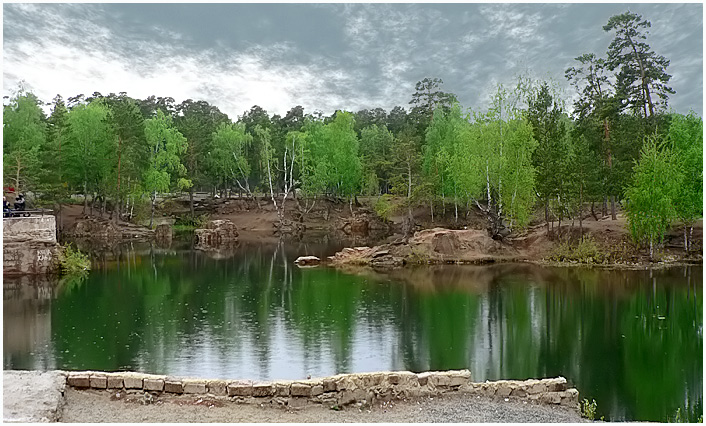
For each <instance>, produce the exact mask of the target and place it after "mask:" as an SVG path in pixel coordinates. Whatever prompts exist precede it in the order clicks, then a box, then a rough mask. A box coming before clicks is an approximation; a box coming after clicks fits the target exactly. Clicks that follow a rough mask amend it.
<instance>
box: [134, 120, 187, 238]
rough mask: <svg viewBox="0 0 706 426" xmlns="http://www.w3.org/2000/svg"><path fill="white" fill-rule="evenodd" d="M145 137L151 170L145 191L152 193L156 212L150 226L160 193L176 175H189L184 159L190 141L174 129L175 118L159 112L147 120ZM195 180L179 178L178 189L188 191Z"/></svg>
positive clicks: (146, 178) (145, 179)
mask: <svg viewBox="0 0 706 426" xmlns="http://www.w3.org/2000/svg"><path fill="white" fill-rule="evenodd" d="M145 138H146V139H147V146H148V148H149V156H148V168H147V170H146V171H145V174H144V188H145V190H146V191H147V192H148V193H149V194H150V200H151V201H152V209H151V214H150V224H149V227H150V228H152V223H153V221H154V207H155V203H156V200H157V194H158V193H162V192H167V191H168V190H169V187H170V184H171V180H172V176H174V175H177V176H181V175H184V174H185V173H186V167H184V165H183V164H182V163H181V160H180V156H181V155H182V154H183V153H184V152H185V151H186V149H187V145H188V144H187V141H186V138H185V137H184V136H183V135H182V134H181V133H180V132H179V130H177V129H176V128H174V126H173V124H172V118H171V117H169V116H167V115H164V113H163V112H162V110H158V111H157V113H156V115H155V117H154V118H150V119H148V120H145ZM189 186H191V181H189V180H188V179H186V178H183V177H182V178H179V179H178V182H177V187H178V188H180V189H181V188H188V187H189Z"/></svg>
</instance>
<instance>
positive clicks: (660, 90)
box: [603, 12, 675, 118]
mask: <svg viewBox="0 0 706 426" xmlns="http://www.w3.org/2000/svg"><path fill="white" fill-rule="evenodd" d="M650 26H651V24H650V22H649V21H648V20H646V19H642V16H640V15H638V14H636V13H631V12H625V13H623V14H620V15H614V16H611V17H610V19H609V20H608V23H607V24H606V25H604V26H603V30H604V31H606V32H614V33H615V38H614V39H613V41H611V43H610V46H608V60H607V62H606V63H607V65H608V69H610V70H611V71H613V70H615V69H618V73H617V75H616V78H617V84H616V87H617V92H618V93H620V94H621V97H624V101H625V102H623V107H624V108H628V109H630V110H632V111H633V113H635V114H639V113H641V112H642V113H643V114H644V115H643V116H644V117H645V118H647V117H652V116H653V115H654V113H655V109H656V108H657V107H659V106H666V102H667V97H668V95H669V94H671V93H675V92H674V90H673V89H672V88H671V87H669V86H667V84H668V83H669V80H670V79H671V78H672V76H671V75H669V74H667V67H668V66H669V60H668V59H667V58H665V57H664V56H662V55H657V54H656V53H655V52H654V51H652V48H651V47H650V46H649V45H648V44H647V43H646V42H645V41H644V40H646V39H647V34H648V31H647V28H650ZM653 94H655V95H657V96H656V97H655V99H652V95H653ZM658 100H661V101H662V102H659V101H658Z"/></svg>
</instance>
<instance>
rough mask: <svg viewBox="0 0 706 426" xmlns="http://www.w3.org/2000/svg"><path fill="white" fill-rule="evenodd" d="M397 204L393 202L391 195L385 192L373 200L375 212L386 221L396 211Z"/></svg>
mask: <svg viewBox="0 0 706 426" xmlns="http://www.w3.org/2000/svg"><path fill="white" fill-rule="evenodd" d="M398 207H399V206H398V205H397V204H396V203H395V201H394V199H393V197H392V195H390V194H385V195H383V196H382V197H379V198H378V200H377V201H376V202H375V207H374V208H375V214H377V215H378V216H379V217H380V218H381V219H382V220H385V221H388V220H390V217H392V215H393V214H395V212H397V209H398Z"/></svg>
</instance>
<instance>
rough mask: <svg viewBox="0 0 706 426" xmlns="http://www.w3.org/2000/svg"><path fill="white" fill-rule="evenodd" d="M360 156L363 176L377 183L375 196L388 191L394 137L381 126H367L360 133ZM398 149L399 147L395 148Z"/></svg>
mask: <svg viewBox="0 0 706 426" xmlns="http://www.w3.org/2000/svg"><path fill="white" fill-rule="evenodd" d="M360 135H361V136H360V154H361V159H362V164H363V172H362V173H363V176H371V175H373V176H375V179H376V180H377V181H378V183H377V185H376V188H375V194H379V193H381V192H382V193H387V192H389V191H390V178H391V169H392V162H391V161H390V158H391V154H392V151H393V142H394V136H393V135H392V133H391V132H390V131H388V130H387V127H386V126H385V125H384V124H383V125H381V126H379V127H378V125H377V124H373V125H371V126H368V127H366V128H364V129H362V130H361V131H360ZM396 148H397V149H399V147H396ZM371 195H372V194H371Z"/></svg>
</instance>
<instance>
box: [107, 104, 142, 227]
mask: <svg viewBox="0 0 706 426" xmlns="http://www.w3.org/2000/svg"><path fill="white" fill-rule="evenodd" d="M97 99H99V100H100V101H101V102H102V103H103V105H105V106H106V107H108V116H107V119H108V121H109V122H110V125H111V128H112V130H113V132H114V133H115V137H116V139H117V143H115V144H114V149H115V153H114V155H113V156H112V158H114V159H115V163H114V164H113V166H112V167H111V170H112V172H111V173H112V177H111V178H110V180H111V181H112V182H113V183H112V184H111V188H110V190H109V193H110V194H111V195H113V196H114V199H115V208H114V212H111V216H112V214H113V213H115V221H116V223H117V222H118V221H119V220H120V216H121V214H122V213H121V212H122V206H123V203H124V202H125V200H126V199H127V197H128V196H129V194H130V192H131V190H130V189H131V187H134V185H135V183H136V182H138V181H140V180H141V178H142V173H143V171H144V169H145V168H146V166H147V163H146V158H147V145H146V143H145V127H144V126H145V120H144V117H143V116H142V113H141V112H140V107H139V103H138V101H137V100H136V99H133V98H131V97H129V96H127V94H126V93H125V92H120V93H119V94H118V95H116V94H115V93H111V94H109V95H108V96H102V97H99V98H97ZM113 185H114V186H113Z"/></svg>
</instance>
